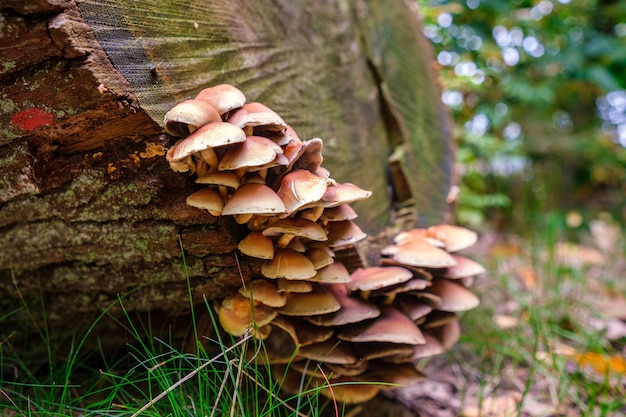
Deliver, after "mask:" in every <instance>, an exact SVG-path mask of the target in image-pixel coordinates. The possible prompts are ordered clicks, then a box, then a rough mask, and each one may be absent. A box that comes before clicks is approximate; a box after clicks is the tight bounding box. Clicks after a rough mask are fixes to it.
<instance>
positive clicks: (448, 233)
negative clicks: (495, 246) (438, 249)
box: [426, 224, 478, 252]
mask: <svg viewBox="0 0 626 417" xmlns="http://www.w3.org/2000/svg"><path fill="white" fill-rule="evenodd" d="M426 236H427V237H430V238H433V239H437V240H439V241H440V242H442V243H443V245H444V247H445V249H446V250H447V251H448V252H457V251H459V250H462V249H465V248H468V247H470V246H472V245H473V244H474V243H476V241H477V240H478V235H477V234H476V232H474V231H472V230H469V229H466V228H464V227H459V226H453V225H450V224H440V225H436V226H431V227H429V228H428V229H426Z"/></svg>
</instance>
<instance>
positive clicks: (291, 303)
mask: <svg viewBox="0 0 626 417" xmlns="http://www.w3.org/2000/svg"><path fill="white" fill-rule="evenodd" d="M340 308H341V304H339V302H338V301H337V299H336V298H335V296H334V295H333V294H332V293H331V292H330V291H328V290H327V289H326V287H324V286H322V285H319V284H318V285H313V290H312V291H311V292H307V293H287V303H286V304H285V305H284V306H283V307H281V308H279V309H278V312H280V313H281V314H284V315H286V316H300V317H304V316H314V315H318V314H327V313H333V312H335V311H337V310H339V309H340Z"/></svg>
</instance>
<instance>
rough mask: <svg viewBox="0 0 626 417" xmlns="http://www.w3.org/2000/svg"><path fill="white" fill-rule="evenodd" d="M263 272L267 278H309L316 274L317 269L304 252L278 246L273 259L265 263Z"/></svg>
mask: <svg viewBox="0 0 626 417" xmlns="http://www.w3.org/2000/svg"><path fill="white" fill-rule="evenodd" d="M261 273H262V274H263V276H265V277H267V278H285V279H309V278H313V277H314V276H315V274H316V271H315V268H314V267H313V264H312V263H311V261H310V260H309V258H307V257H306V256H304V255H303V254H301V253H299V252H296V251H295V250H293V249H287V248H278V249H276V250H275V251H274V257H273V258H272V260H271V261H267V262H265V263H264V264H263V266H262V267H261Z"/></svg>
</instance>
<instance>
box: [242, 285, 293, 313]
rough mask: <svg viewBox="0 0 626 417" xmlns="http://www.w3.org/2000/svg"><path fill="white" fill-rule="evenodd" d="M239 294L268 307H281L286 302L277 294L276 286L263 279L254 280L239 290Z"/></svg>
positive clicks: (280, 294)
mask: <svg viewBox="0 0 626 417" xmlns="http://www.w3.org/2000/svg"><path fill="white" fill-rule="evenodd" d="M239 294H241V295H243V296H244V297H246V298H249V299H251V300H252V301H254V302H255V303H261V304H263V305H266V306H269V307H282V306H284V305H285V303H286V302H287V297H285V294H284V293H280V292H278V288H277V287H276V284H274V283H272V282H269V281H266V280H264V279H255V280H254V281H251V282H250V284H248V285H247V286H246V287H241V288H239Z"/></svg>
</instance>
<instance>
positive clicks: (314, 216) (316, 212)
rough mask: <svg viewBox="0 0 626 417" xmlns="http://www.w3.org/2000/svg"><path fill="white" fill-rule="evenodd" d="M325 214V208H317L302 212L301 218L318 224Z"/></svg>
mask: <svg viewBox="0 0 626 417" xmlns="http://www.w3.org/2000/svg"><path fill="white" fill-rule="evenodd" d="M323 213H324V207H323V206H315V207H312V208H310V209H307V210H303V211H301V212H300V218H301V219H307V220H311V221H312V222H316V221H318V220H319V218H320V217H322V214H323Z"/></svg>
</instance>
